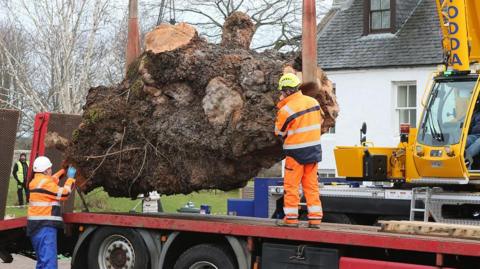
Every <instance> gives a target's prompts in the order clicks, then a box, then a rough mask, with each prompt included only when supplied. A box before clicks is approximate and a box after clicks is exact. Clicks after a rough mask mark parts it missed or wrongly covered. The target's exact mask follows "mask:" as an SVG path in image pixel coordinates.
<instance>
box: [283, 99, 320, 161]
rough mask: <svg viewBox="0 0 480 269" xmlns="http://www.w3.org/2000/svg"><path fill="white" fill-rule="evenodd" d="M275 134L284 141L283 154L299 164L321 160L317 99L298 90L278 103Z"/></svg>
mask: <svg viewBox="0 0 480 269" xmlns="http://www.w3.org/2000/svg"><path fill="white" fill-rule="evenodd" d="M277 107H278V109H279V110H278V113H277V120H276V122H275V134H276V135H278V136H281V137H282V138H283V150H284V152H285V155H287V156H290V157H292V158H294V159H295V160H296V161H297V162H299V163H301V164H306V163H315V162H319V161H321V160H322V147H321V145H320V136H321V127H322V121H323V119H322V115H321V108H320V105H319V104H318V102H317V100H315V99H314V98H312V97H309V96H305V95H303V94H302V92H300V91H298V92H296V93H294V94H292V95H290V96H288V97H286V98H285V99H283V100H281V101H280V102H279V103H278V104H277Z"/></svg>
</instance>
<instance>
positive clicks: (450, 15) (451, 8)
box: [448, 7, 458, 19]
mask: <svg viewBox="0 0 480 269" xmlns="http://www.w3.org/2000/svg"><path fill="white" fill-rule="evenodd" d="M452 10H453V14H452V12H451V11H452ZM457 16H458V8H457V7H448V17H449V18H450V19H454V18H456V17H457Z"/></svg>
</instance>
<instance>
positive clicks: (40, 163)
mask: <svg viewBox="0 0 480 269" xmlns="http://www.w3.org/2000/svg"><path fill="white" fill-rule="evenodd" d="M50 167H52V162H51V161H50V159H49V158H47V157H45V156H40V157H38V158H36V159H35V161H34V162H33V172H36V173H42V172H45V171H47V169H48V168H50Z"/></svg>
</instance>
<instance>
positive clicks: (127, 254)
mask: <svg viewBox="0 0 480 269" xmlns="http://www.w3.org/2000/svg"><path fill="white" fill-rule="evenodd" d="M148 261H149V256H148V250H147V247H146V246H145V243H144V242H143V239H142V237H141V236H140V235H139V234H138V233H137V232H136V231H135V230H132V229H117V228H111V227H104V228H100V229H99V230H98V231H96V232H95V234H94V235H93V237H92V240H91V241H90V246H89V248H88V268H90V269H117V268H128V269H144V268H147V267H148Z"/></svg>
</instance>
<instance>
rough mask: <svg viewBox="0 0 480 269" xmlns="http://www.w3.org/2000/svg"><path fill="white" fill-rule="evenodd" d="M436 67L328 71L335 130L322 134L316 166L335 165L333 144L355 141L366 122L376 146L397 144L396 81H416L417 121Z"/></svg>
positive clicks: (368, 134) (369, 138)
mask: <svg viewBox="0 0 480 269" xmlns="http://www.w3.org/2000/svg"><path fill="white" fill-rule="evenodd" d="M435 69H436V67H417V68H388V69H366V70H344V71H329V72H328V71H327V75H328V77H329V78H330V80H331V81H333V82H334V83H335V84H336V90H337V94H336V95H337V100H338V104H339V106H340V114H339V116H338V118H337V124H336V130H335V134H325V135H323V136H322V147H323V161H322V162H321V163H320V167H319V169H322V170H323V169H335V158H334V155H333V149H334V147H335V146H350V145H358V144H359V139H360V131H359V130H360V127H361V125H362V123H363V122H366V123H367V126H368V128H367V140H368V141H372V142H374V144H375V146H396V145H397V143H398V141H399V136H398V132H399V131H398V130H399V122H398V116H397V112H396V110H395V107H396V103H395V102H396V91H395V84H396V83H397V82H408V81H414V82H416V85H417V124H418V121H419V119H420V114H421V112H422V109H421V98H422V96H423V92H424V90H425V86H426V84H427V81H428V79H429V77H430V75H431V73H432V71H435Z"/></svg>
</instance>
